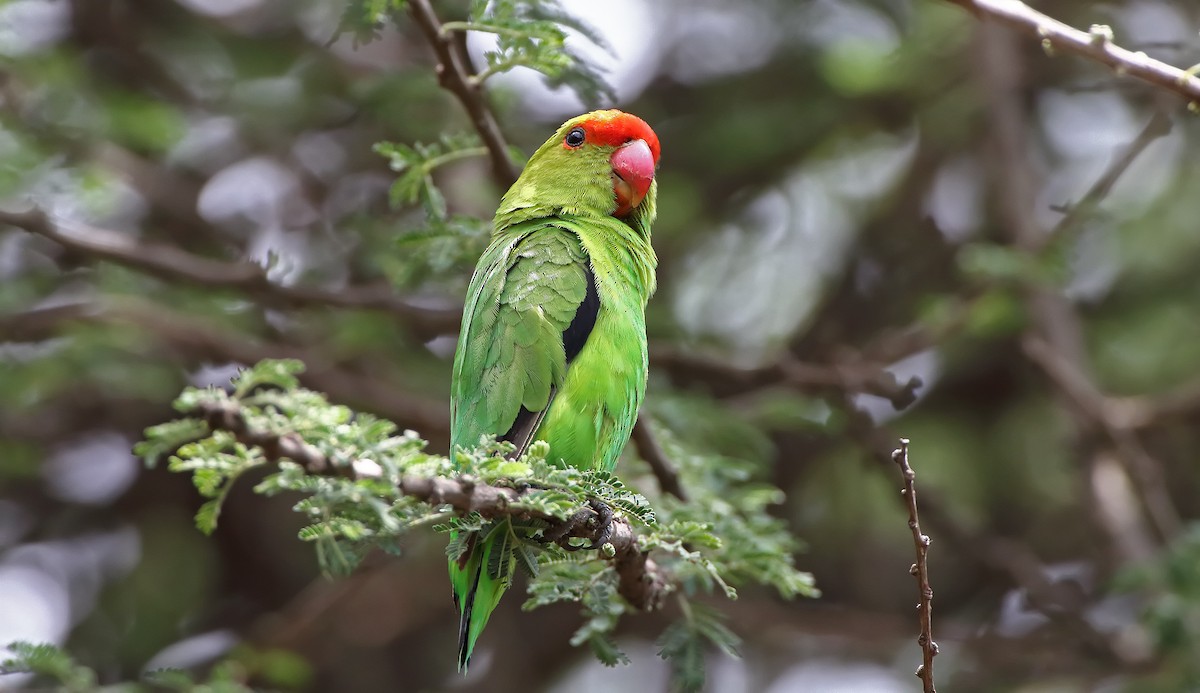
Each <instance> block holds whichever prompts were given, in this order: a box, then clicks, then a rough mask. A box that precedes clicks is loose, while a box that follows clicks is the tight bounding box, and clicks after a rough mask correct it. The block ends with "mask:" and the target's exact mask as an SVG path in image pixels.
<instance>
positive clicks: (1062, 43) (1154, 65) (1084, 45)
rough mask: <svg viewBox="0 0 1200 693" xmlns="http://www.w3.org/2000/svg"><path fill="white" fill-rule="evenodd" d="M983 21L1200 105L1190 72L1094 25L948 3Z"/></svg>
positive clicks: (1012, 0)
mask: <svg viewBox="0 0 1200 693" xmlns="http://www.w3.org/2000/svg"><path fill="white" fill-rule="evenodd" d="M947 2H951V3H953V4H955V5H958V6H959V7H962V8H964V9H966V10H967V11H969V12H971V13H972V14H974V15H975V16H976V17H978V18H980V19H988V20H994V21H996V22H999V23H1001V24H1005V25H1007V26H1009V27H1012V28H1014V29H1017V30H1019V31H1021V32H1022V33H1025V34H1027V35H1029V36H1032V37H1033V38H1036V39H1038V40H1039V41H1041V43H1042V47H1043V48H1044V49H1045V50H1046V52H1047V53H1053V51H1062V52H1064V53H1074V54H1076V55H1080V56H1083V57H1085V58H1088V59H1089V60H1094V61H1096V62H1099V63H1103V64H1105V65H1107V66H1109V67H1111V68H1112V69H1113V70H1114V71H1115V72H1116V73H1117V74H1118V75H1128V76H1130V77H1136V78H1137V79H1140V80H1142V81H1145V82H1148V83H1150V84H1153V85H1155V86H1157V87H1160V88H1163V89H1166V90H1168V91H1172V92H1175V93H1176V94H1179V95H1180V96H1183V97H1184V98H1186V99H1188V101H1189V102H1191V103H1198V102H1200V78H1197V77H1196V75H1195V74H1193V73H1192V71H1190V70H1181V69H1179V68H1177V67H1175V66H1173V65H1168V64H1167V63H1164V62H1161V61H1158V60H1155V59H1153V58H1151V57H1149V56H1147V55H1146V54H1145V53H1142V52H1140V51H1139V52H1136V53H1135V52H1133V51H1131V50H1128V49H1125V48H1122V47H1120V46H1118V45H1117V44H1116V43H1114V42H1113V40H1112V30H1111V29H1109V28H1108V27H1106V26H1101V25H1093V26H1092V29H1091V31H1080V30H1079V29H1076V28H1075V27H1072V26H1070V25H1068V24H1064V23H1063V22H1060V21H1058V20H1057V19H1053V18H1051V17H1049V16H1047V15H1044V14H1042V13H1041V12H1038V11H1037V10H1035V9H1033V8H1031V7H1029V6H1028V5H1026V4H1025V3H1023V2H1020V1H1019V0H947Z"/></svg>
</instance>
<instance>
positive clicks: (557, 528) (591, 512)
mask: <svg viewBox="0 0 1200 693" xmlns="http://www.w3.org/2000/svg"><path fill="white" fill-rule="evenodd" d="M612 519H613V511H612V508H610V507H608V505H607V504H606V503H604V502H602V501H599V500H596V499H595V498H591V499H589V500H588V507H587V508H580V509H579V510H578V511H576V512H575V513H574V514H573V515H571V516H570V517H568V518H567V519H566V520H564V521H563V522H561V523H559V524H557V525H554V526H552V527H550V528H548V529H546V530H545V531H543V532H542V538H541V542H542V543H544V544H551V543H553V544H558V545H559V546H561V547H563V548H564V549H566V550H567V551H579V550H580V549H588V550H589V551H591V550H595V549H598V548H600V547H601V546H604V545H605V544H607V543H608V540H609V539H611V538H612ZM589 524H591V525H592V526H589V527H588V529H591V530H593V532H589V535H590V536H594V537H595V538H594V539H593V540H592V543H591V544H590V545H588V546H575V545H573V544H571V543H570V540H571V537H572V536H573V535H574V534H575V530H577V529H579V528H580V527H583V526H585V525H589Z"/></svg>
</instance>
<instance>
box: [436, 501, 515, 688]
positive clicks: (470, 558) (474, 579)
mask: <svg viewBox="0 0 1200 693" xmlns="http://www.w3.org/2000/svg"><path fill="white" fill-rule="evenodd" d="M485 531H486V533H487V536H486V537H484V536H483V533H475V534H474V535H473V536H471V537H470V538H468V539H467V541H466V550H465V551H463V553H462V555H461V556H460V557H459V558H457V559H453V558H452V559H451V560H450V584H451V586H452V587H453V588H454V604H455V606H457V607H458V613H459V621H458V670H459V671H460V672H462V673H464V674H465V673H466V672H467V665H468V664H469V663H470V662H471V653H472V652H474V650H475V641H476V640H478V639H479V635H480V633H482V632H483V627H484V626H486V625H487V622H488V618H490V617H491V615H492V612H493V611H495V610H496V606H497V605H498V604H499V603H500V597H501V596H503V595H504V592H505V591H506V590H507V589H508V587H509V585H510V584H512V576H513V571H514V569H515V568H516V557H515V556H514V555H513V545H514V539H513V532H512V528H511V526H510V525H509V521H508V520H503V521H501V522H498V523H496V524H495V525H494V526H492V528H491V529H490V530H485Z"/></svg>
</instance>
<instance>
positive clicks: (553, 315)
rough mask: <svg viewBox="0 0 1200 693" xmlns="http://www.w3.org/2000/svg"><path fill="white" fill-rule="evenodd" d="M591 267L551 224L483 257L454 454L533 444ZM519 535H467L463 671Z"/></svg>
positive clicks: (467, 320) (463, 360) (470, 305)
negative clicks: (485, 446)
mask: <svg viewBox="0 0 1200 693" xmlns="http://www.w3.org/2000/svg"><path fill="white" fill-rule="evenodd" d="M587 263H588V258H587V254H586V253H585V252H584V250H583V247H582V245H581V243H580V240H579V237H578V236H577V235H575V234H574V233H572V232H571V231H567V230H565V229H562V228H558V227H556V226H554V225H552V224H550V223H549V222H546V221H540V222H536V223H528V224H523V225H518V226H517V227H514V228H513V229H512V230H511V231H509V232H506V233H504V234H501V235H499V236H497V237H496V239H495V240H494V241H493V242H492V244H491V245H490V246H489V247H488V249H487V250H486V251H485V252H484V254H483V257H482V258H480V261H479V265H478V267H476V270H475V276H474V277H472V278H471V286H470V288H469V289H468V292H467V296H468V299H467V304H466V306H465V308H464V312H463V326H462V330H461V332H460V334H459V339H458V350H457V352H456V353H455V356H454V376H453V383H452V386H451V390H452V392H451V399H450V419H451V423H450V442H451V448H452V449H453V448H454V447H455V446H465V447H469V446H472V445H475V444H477V443H478V442H479V438H480V436H482V435H484V434H492V435H495V436H497V437H506V438H508V439H510V440H513V442H514V443H516V444H517V446H518V450H519V451H523V450H524V448H525V447H526V446H528V444H529V441H530V439H531V438H532V436H533V434H534V432H535V431H536V430H537V427H538V424H539V423H540V422H541V420H542V417H543V416H544V415H545V412H546V410H547V409H548V408H549V407H550V402H551V401H552V400H553V399H554V393H555V392H556V390H557V389H558V388H559V386H561V385H562V382H563V379H564V377H565V375H566V372H567V354H566V347H564V332H566V331H567V330H568V328H569V327H571V325H572V323H573V321H574V320H575V317H576V314H577V313H578V312H579V308H580V306H581V305H583V304H584V302H585V300H586V299H587V297H588V289H589V276H590V270H589V268H588V264H587ZM592 290H593V294H594V285H592ZM593 318H594V316H593ZM588 327H589V328H590V325H589V326H588ZM584 337H585V338H586V335H584ZM512 536H513V535H512V527H511V525H510V523H509V521H508V520H507V519H505V520H500V521H497V522H495V523H493V524H492V525H490V526H489V528H488V529H486V530H484V532H483V533H477V534H474V535H472V536H469V537H466V538H464V539H463V541H464V542H466V547H465V548H464V551H463V553H462V554H461V555H460V556H459V557H457V558H456V559H452V560H451V561H450V582H451V585H452V587H453V589H454V603H455V604H456V605H457V606H458V609H459V614H460V616H459V653H458V656H459V659H458V665H459V669H460V670H463V671H465V670H466V667H467V663H468V662H469V661H470V659H471V653H472V651H473V650H474V649H475V641H476V640H477V639H478V637H479V634H480V633H481V632H483V628H484V626H485V625H487V622H488V618H489V617H490V616H491V614H492V611H493V610H494V609H495V608H496V605H497V604H498V603H499V602H500V597H501V596H502V595H503V594H504V591H505V590H506V589H508V586H509V584H510V583H511V582H512V573H513V570H514V569H515V558H514V557H513V556H512V554H511V544H510V543H509V539H510V538H511V537H512ZM456 540H457V537H456ZM505 547H509V548H508V549H507V550H506V548H505Z"/></svg>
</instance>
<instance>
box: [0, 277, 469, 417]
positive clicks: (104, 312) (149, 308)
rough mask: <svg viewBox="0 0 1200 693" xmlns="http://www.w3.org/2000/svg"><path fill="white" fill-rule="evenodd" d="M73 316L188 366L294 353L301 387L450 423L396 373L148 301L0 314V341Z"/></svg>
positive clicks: (51, 331) (53, 332)
mask: <svg viewBox="0 0 1200 693" xmlns="http://www.w3.org/2000/svg"><path fill="white" fill-rule="evenodd" d="M72 323H83V324H98V325H107V326H112V327H124V326H129V327H133V328H136V329H138V330H142V331H144V332H146V333H148V334H150V335H153V336H154V338H155V339H156V340H157V342H159V343H161V344H163V345H165V346H167V347H169V348H170V349H171V351H172V353H173V354H174V355H175V356H176V359H178V360H182V361H183V362H184V363H186V364H188V365H193V364H196V363H203V362H215V363H226V362H234V363H240V364H245V365H250V364H254V363H257V362H259V361H262V360H263V359H280V358H292V359H298V360H300V361H303V362H304V364H305V365H306V370H305V372H304V374H303V375H301V376H300V380H301V382H303V383H304V384H305V386H306V387H310V388H312V389H314V390H319V391H321V392H324V393H326V394H328V395H329V396H330V397H331V398H333V399H335V400H338V401H341V402H346V403H348V404H353V405H355V406H358V407H360V408H362V409H365V410H368V411H371V412H373V413H375V414H378V415H380V416H383V417H385V418H387V419H391V420H393V421H397V422H400V423H402V424H403V425H405V426H407V427H409V428H413V429H415V430H419V431H421V432H423V433H424V434H426V435H431V436H432V435H442V436H444V435H446V434H447V432H448V431H449V430H450V424H449V412H448V411H447V409H446V407H445V405H444V403H440V402H436V401H431V400H428V399H425V398H423V397H419V396H416V395H412V394H409V393H407V392H405V391H404V390H403V388H401V387H400V383H398V382H397V381H396V379H395V378H388V377H386V376H385V375H384V374H383V373H380V372H372V373H371V374H369V375H364V374H360V373H355V372H353V371H349V370H346V369H345V368H341V367H339V366H337V365H335V364H333V363H330V361H329V359H327V358H325V357H324V356H323V355H322V354H321V353H319V352H317V351H315V350H312V349H304V348H302V347H296V346H292V345H286V344H277V343H272V342H266V341H261V340H258V339H256V338H255V337H253V336H249V335H246V334H243V333H235V332H231V331H230V330H228V329H225V328H223V327H221V326H219V325H216V324H213V323H210V322H207V321H205V320H202V319H199V318H195V317H187V316H184V315H181V314H180V313H178V312H174V311H172V310H170V309H168V308H164V307H161V306H157V305H155V304H154V303H151V302H149V301H141V300H137V299H123V300H114V299H107V300H96V301H85V302H79V303H70V304H63V305H58V306H52V307H48V308H35V309H33V310H29V311H24V312H21V313H15V314H11V315H2V316H0V342H5V341H14V342H37V341H42V340H46V339H52V338H55V337H61V336H63V334H64V332H63V330H64V327H66V326H69V325H70V324H72ZM152 344H153V343H152Z"/></svg>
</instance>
